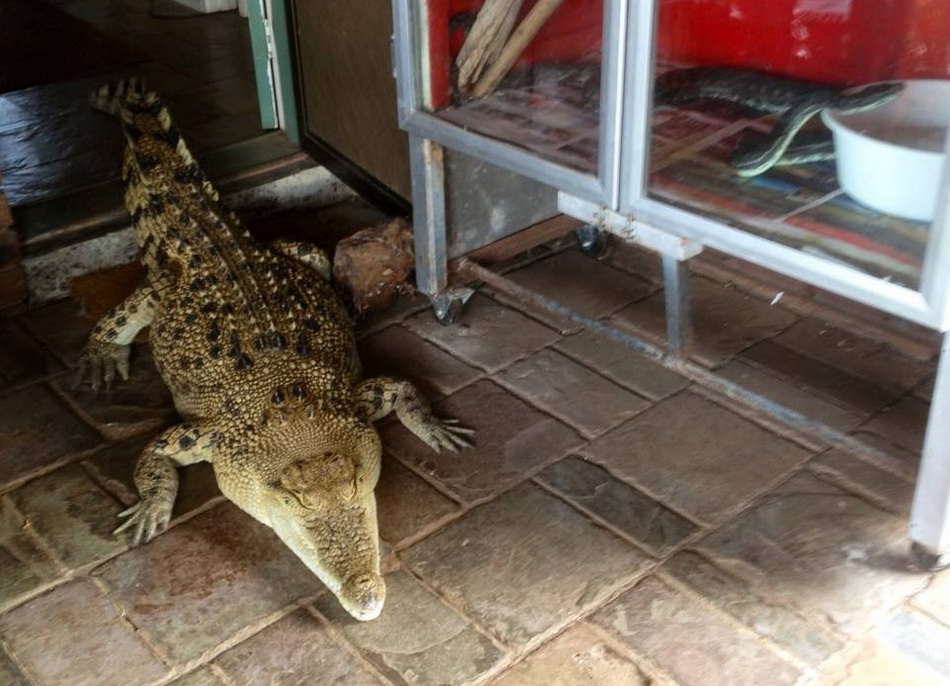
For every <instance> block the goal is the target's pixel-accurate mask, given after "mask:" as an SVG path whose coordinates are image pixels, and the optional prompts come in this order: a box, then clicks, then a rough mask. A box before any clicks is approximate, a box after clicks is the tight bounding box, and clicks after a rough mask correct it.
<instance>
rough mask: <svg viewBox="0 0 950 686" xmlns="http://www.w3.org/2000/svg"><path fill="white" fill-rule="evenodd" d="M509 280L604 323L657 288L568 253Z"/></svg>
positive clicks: (559, 254)
mask: <svg viewBox="0 0 950 686" xmlns="http://www.w3.org/2000/svg"><path fill="white" fill-rule="evenodd" d="M507 277H508V278H509V279H511V280H512V281H514V282H515V283H516V284H518V285H519V286H522V287H523V288H527V289H528V290H530V291H534V292H535V293H539V294H541V295H543V296H545V297H547V298H551V299H553V300H556V301H557V302H558V303H560V304H561V305H564V306H565V307H568V308H570V309H572V310H576V311H578V312H580V313H582V314H585V315H587V316H588V317H593V318H595V319H600V318H601V317H606V316H607V315H609V314H611V313H613V312H615V311H617V310H619V309H620V308H621V307H623V306H624V305H626V304H628V303H630V302H633V301H634V300H639V299H641V298H644V297H646V296H647V295H649V294H650V293H651V292H652V291H653V290H654V289H655V287H654V286H653V285H651V284H650V283H648V282H647V281H644V280H642V279H639V278H637V277H635V276H632V275H630V274H629V273H627V272H624V271H620V270H618V269H614V268H612V267H610V266H609V265H608V264H606V263H604V262H601V261H599V260H597V259H595V258H593V257H589V256H587V255H585V254H583V253H582V252H580V251H579V250H564V251H563V252H560V253H557V254H556V255H553V256H551V257H548V258H545V259H543V260H539V261H537V262H535V263H533V264H530V265H528V266H527V267H523V268H522V269H519V270H517V271H514V272H511V273H510V274H507Z"/></svg>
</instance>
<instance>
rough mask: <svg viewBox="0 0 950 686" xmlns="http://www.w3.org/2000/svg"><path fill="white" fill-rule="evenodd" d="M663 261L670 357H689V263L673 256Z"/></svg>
mask: <svg viewBox="0 0 950 686" xmlns="http://www.w3.org/2000/svg"><path fill="white" fill-rule="evenodd" d="M660 259H661V260H662V261H663V296H664V298H665V299H666V342H667V348H668V350H669V352H670V355H671V356H673V357H679V358H685V357H688V356H689V345H690V342H691V338H692V331H691V328H692V327H691V326H690V317H689V263H688V262H686V261H685V260H678V259H676V258H675V257H673V256H672V255H660Z"/></svg>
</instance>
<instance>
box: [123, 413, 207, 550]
mask: <svg viewBox="0 0 950 686" xmlns="http://www.w3.org/2000/svg"><path fill="white" fill-rule="evenodd" d="M211 457H212V432H211V431H210V430H209V429H207V428H201V427H197V426H194V425H192V424H179V425H177V426H173V427H171V428H170V429H168V430H166V431H164V432H163V433H160V434H159V435H158V436H156V437H155V438H153V439H152V441H151V442H150V443H149V444H148V445H147V446H146V447H145V450H144V451H143V452H142V455H141V457H139V461H138V462H137V463H136V465H135V487H136V488H137V489H138V492H139V498H140V500H139V502H137V503H136V504H135V505H133V506H132V507H130V508H129V509H127V510H125V511H124V512H121V513H120V514H119V516H120V517H128V519H127V520H126V521H125V522H124V523H123V524H122V525H120V526H119V528H117V529H116V530H115V532H114V533H117V534H118V533H121V532H122V531H125V530H126V529H133V531H134V533H133V536H132V545H138V544H139V543H147V542H148V541H149V540H150V539H151V538H152V537H153V536H154V535H155V534H156V533H158V532H159V531H162V530H164V529H165V528H166V527H167V526H168V522H169V520H170V519H171V516H172V506H173V505H174V504H175V495H176V494H177V493H178V474H177V473H176V472H175V469H176V467H178V466H184V465H189V464H194V463H195V462H201V461H207V462H210V461H211Z"/></svg>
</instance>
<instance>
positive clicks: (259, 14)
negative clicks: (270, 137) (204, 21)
mask: <svg viewBox="0 0 950 686" xmlns="http://www.w3.org/2000/svg"><path fill="white" fill-rule="evenodd" d="M264 3H265V0H251V1H250V2H248V3H247V19H248V21H247V23H248V27H249V28H250V33H251V54H252V55H253V57H254V80H255V81H256V83H257V104H258V107H259V108H260V114H261V128H263V129H276V128H277V126H278V120H277V83H276V80H275V76H274V64H273V55H272V54H271V49H270V40H269V39H268V33H269V32H270V26H269V24H268V19H267V9H266V7H265V6H264Z"/></svg>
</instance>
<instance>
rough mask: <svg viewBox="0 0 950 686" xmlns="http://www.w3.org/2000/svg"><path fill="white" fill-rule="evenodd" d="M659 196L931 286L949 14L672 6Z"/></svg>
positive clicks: (753, 4)
mask: <svg viewBox="0 0 950 686" xmlns="http://www.w3.org/2000/svg"><path fill="white" fill-rule="evenodd" d="M658 6H659V13H658V17H657V37H656V54H655V73H654V78H655V81H654V88H653V103H652V105H653V109H652V113H653V114H652V127H651V129H650V134H649V135H650V143H651V151H650V160H649V174H648V181H647V190H648V193H649V195H650V196H651V197H652V198H655V199H659V200H662V201H663V202H665V203H669V204H672V205H676V206H679V207H682V208H685V209H688V210H689V211H691V212H698V213H700V214H703V215H706V216H709V217H712V218H714V219H716V220H718V221H721V222H723V223H726V224H729V225H731V226H735V227H738V228H741V229H743V230H745V231H749V232H752V233H755V234H758V235H760V236H764V237H767V238H769V239H772V240H774V241H778V242H781V243H784V244H786V245H790V246H794V247H796V248H798V249H800V250H802V251H805V252H807V253H812V254H814V255H818V256H821V257H824V258H827V259H828V260H833V261H838V262H844V263H846V264H848V265H850V266H852V267H855V268H857V269H860V270H862V271H864V272H867V273H870V274H873V275H875V276H878V277H881V278H884V279H887V280H891V281H894V282H897V283H900V284H903V285H906V286H908V287H911V288H917V287H918V286H919V281H920V272H921V266H922V263H923V258H924V253H925V250H926V248H927V244H928V240H929V238H930V233H931V222H932V219H933V216H934V211H935V206H936V200H937V194H938V189H939V186H940V184H941V183H943V181H942V180H941V179H942V176H941V175H942V173H943V171H944V170H943V162H944V157H945V155H944V153H943V151H944V149H945V148H944V145H945V138H946V135H947V124H948V120H950V80H948V79H950V50H948V49H947V46H948V44H950V43H948V40H950V38H948V37H950V2H946V1H945V0H932V1H928V0H921V1H917V0H913V1H912V0H903V1H896V2H878V1H870V2H866V1H865V0H769V2H762V1H761V0H728V1H727V0H660V1H659V3H658Z"/></svg>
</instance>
